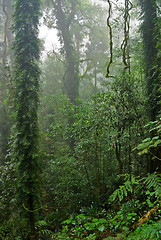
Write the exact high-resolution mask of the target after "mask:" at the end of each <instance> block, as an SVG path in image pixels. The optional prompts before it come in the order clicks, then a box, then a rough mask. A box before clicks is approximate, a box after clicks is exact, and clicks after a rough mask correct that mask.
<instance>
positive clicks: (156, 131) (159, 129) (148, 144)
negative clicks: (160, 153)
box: [133, 119, 161, 157]
mask: <svg viewBox="0 0 161 240" xmlns="http://www.w3.org/2000/svg"><path fill="white" fill-rule="evenodd" d="M145 128H146V129H147V132H148V133H153V137H148V138H145V139H144V140H143V141H142V143H140V144H139V145H138V146H137V147H135V148H134V149H133V150H138V151H139V152H138V154H139V155H142V154H145V153H150V154H152V153H151V150H152V149H154V148H159V147H160V146H161V139H160V138H161V119H159V120H157V121H153V122H149V123H148V124H146V125H145ZM154 157H155V156H154Z"/></svg>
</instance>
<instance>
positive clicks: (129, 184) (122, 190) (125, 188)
mask: <svg viewBox="0 0 161 240" xmlns="http://www.w3.org/2000/svg"><path fill="white" fill-rule="evenodd" d="M134 184H137V182H136V180H135V178H134V177H132V179H131V181H129V180H127V181H126V182H125V183H124V184H123V185H121V186H120V187H119V188H118V189H116V190H115V191H114V192H113V193H112V194H111V195H110V197H109V200H110V202H114V201H115V200H116V199H117V198H118V199H119V201H120V202H121V201H122V200H123V198H124V197H127V195H128V193H129V192H130V193H132V191H133V185H134Z"/></svg>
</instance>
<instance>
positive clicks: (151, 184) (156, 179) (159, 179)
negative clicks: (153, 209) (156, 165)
mask: <svg viewBox="0 0 161 240" xmlns="http://www.w3.org/2000/svg"><path fill="white" fill-rule="evenodd" d="M143 180H144V183H145V184H146V187H147V189H148V190H152V191H154V194H155V197H156V198H160V197H161V174H156V173H152V174H148V176H147V177H145V178H143Z"/></svg>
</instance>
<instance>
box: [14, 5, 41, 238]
mask: <svg viewBox="0 0 161 240" xmlns="http://www.w3.org/2000/svg"><path fill="white" fill-rule="evenodd" d="M39 8H40V0H24V1H22V0H17V1H16V2H15V11H14V33H15V41H14V53H15V76H14V81H15V97H14V100H15V112H14V115H15V129H14V131H15V141H14V146H13V149H14V158H15V160H16V161H17V163H18V181H19V184H18V186H19V189H18V192H19V199H20V201H21V208H22V209H21V211H22V213H24V214H23V215H22V216H26V220H27V221H28V223H27V222H26V226H30V229H28V231H29V236H28V238H27V239H36V236H35V220H34V212H35V211H34V209H35V208H36V199H37V198H36V197H37V195H38V187H37V186H38V177H39V175H38V174H39V170H40V164H39V157H38V118H37V109H38V103H39V96H38V92H39V77H40V69H39V62H38V61H39V40H38V23H39ZM26 226H25V227H26ZM24 238H25V237H24ZM24 238H23V239H24Z"/></svg>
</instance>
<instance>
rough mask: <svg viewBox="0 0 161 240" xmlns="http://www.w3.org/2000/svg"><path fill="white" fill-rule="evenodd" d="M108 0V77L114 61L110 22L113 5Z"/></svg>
mask: <svg viewBox="0 0 161 240" xmlns="http://www.w3.org/2000/svg"><path fill="white" fill-rule="evenodd" d="M107 2H108V5H109V9H108V17H107V26H108V28H109V34H110V60H109V62H108V64H107V68H106V75H105V77H106V78H108V77H110V76H109V73H110V65H111V64H112V61H113V40H112V27H111V24H110V17H111V9H112V6H111V2H110V0H108V1H107Z"/></svg>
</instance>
